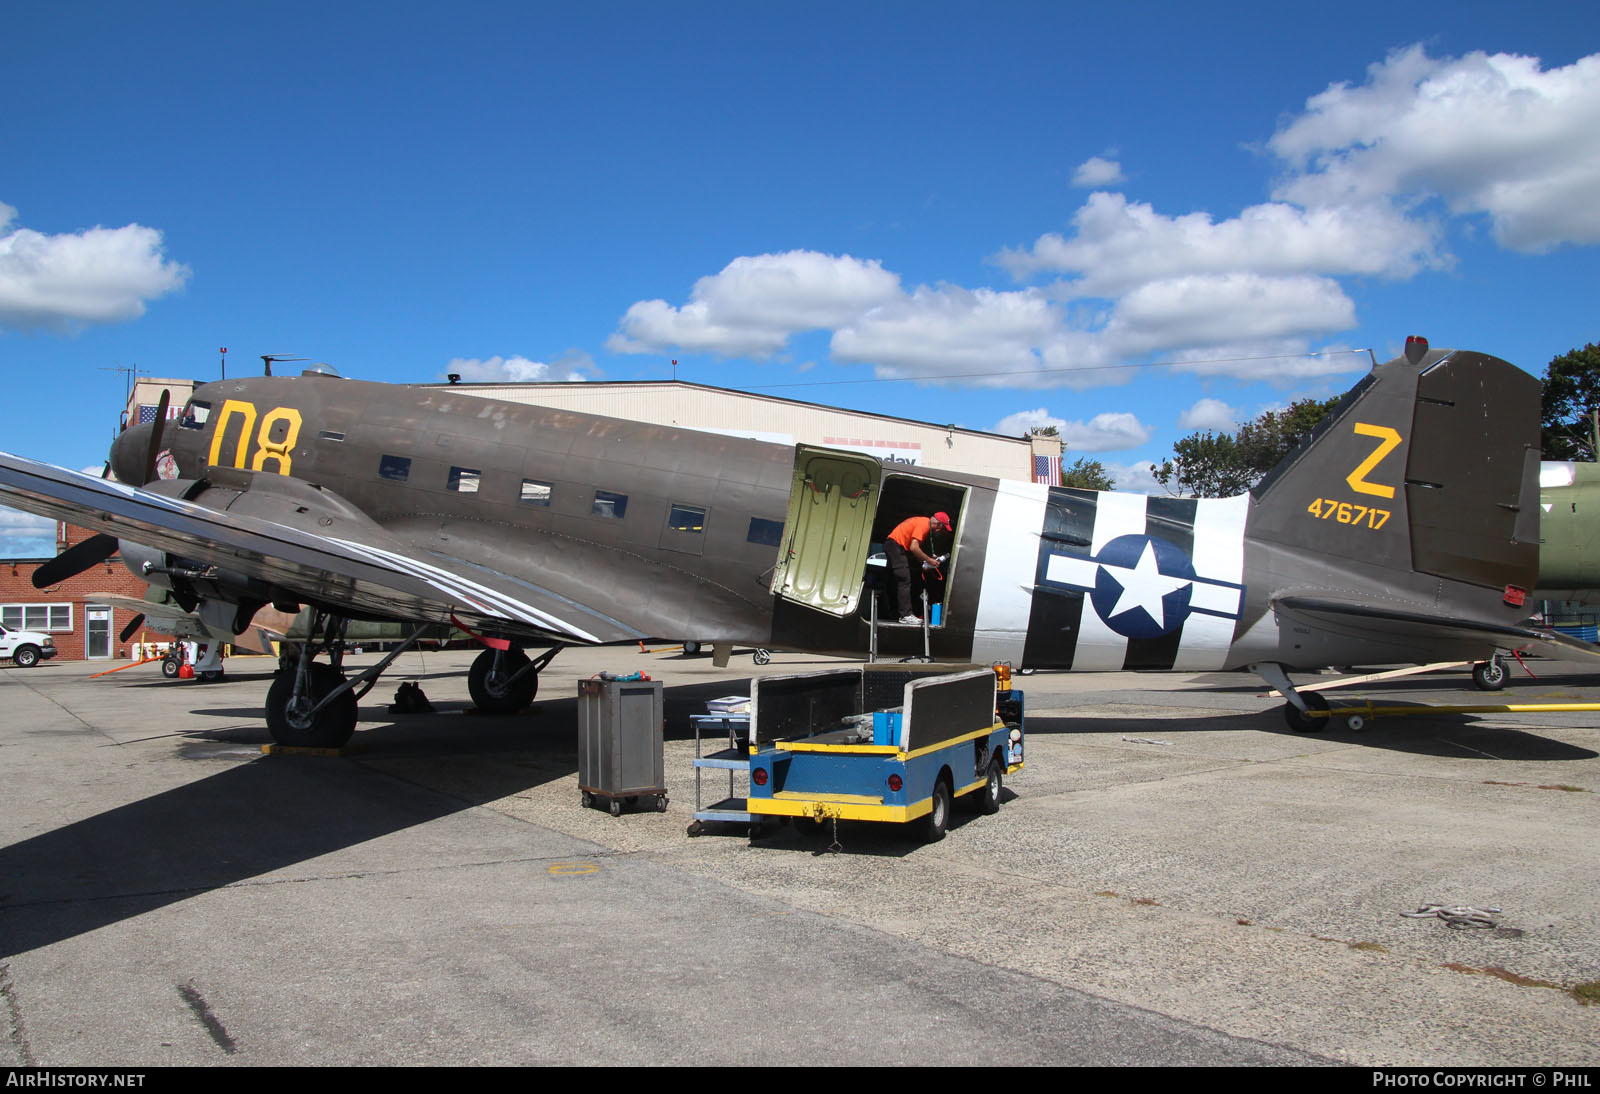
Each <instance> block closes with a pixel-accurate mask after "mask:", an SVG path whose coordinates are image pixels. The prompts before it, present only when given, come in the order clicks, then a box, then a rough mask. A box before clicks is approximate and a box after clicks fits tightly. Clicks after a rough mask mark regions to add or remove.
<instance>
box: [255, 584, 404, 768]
mask: <svg viewBox="0 0 1600 1094" xmlns="http://www.w3.org/2000/svg"><path fill="white" fill-rule="evenodd" d="M349 622H350V621H349V620H348V619H346V618H344V617H343V616H338V615H330V614H329V613H327V612H324V611H322V610H320V609H317V608H313V609H312V610H311V629H310V632H309V633H308V635H307V637H306V640H305V641H304V642H303V643H301V645H300V652H299V654H298V655H297V656H292V657H290V658H286V659H285V663H284V664H283V665H282V666H281V667H280V668H279V669H278V674H277V676H276V677H274V678H273V681H272V686H271V687H270V688H268V689H267V729H268V730H270V731H271V733H272V739H273V740H275V741H277V742H278V743H279V744H281V745H290V746H296V747H300V748H339V747H340V746H342V745H343V744H344V743H345V742H346V741H348V740H349V739H350V735H351V734H352V733H354V732H355V729H356V703H357V702H359V701H360V699H361V697H362V696H363V695H365V694H366V693H367V692H369V691H371V690H372V685H373V684H376V683H377V682H378V677H379V676H382V675H383V670H384V669H386V668H388V667H389V665H390V664H391V663H392V662H393V661H394V659H395V658H396V657H399V656H400V655H401V654H402V653H404V652H405V651H406V650H408V649H410V648H411V647H412V645H414V644H415V643H416V641H417V639H418V638H421V637H422V632H423V631H424V630H426V627H418V628H417V629H416V630H415V631H413V632H412V634H411V637H409V638H407V639H406V640H405V641H404V642H402V643H400V645H398V646H396V647H395V648H394V650H393V651H391V652H390V653H389V655H388V656H387V657H385V658H384V659H383V660H382V661H379V662H378V663H377V664H376V665H373V666H372V667H371V668H369V669H366V670H365V671H363V672H362V673H360V674H359V675H358V676H356V678H355V679H353V680H346V679H345V677H344V631H345V627H346V626H348V625H349ZM323 651H326V652H327V654H328V664H326V665H319V664H317V663H316V657H317V654H319V653H321V652H323ZM357 687H359V688H360V689H361V690H360V691H357V690H355V689H356V688H357Z"/></svg>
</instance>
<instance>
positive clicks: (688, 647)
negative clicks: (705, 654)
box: [683, 640, 700, 657]
mask: <svg viewBox="0 0 1600 1094" xmlns="http://www.w3.org/2000/svg"><path fill="white" fill-rule="evenodd" d="M683 653H684V656H685V657H696V656H698V655H699V653H700V643H698V642H695V641H692V640H691V641H688V642H685V643H684V644H683Z"/></svg>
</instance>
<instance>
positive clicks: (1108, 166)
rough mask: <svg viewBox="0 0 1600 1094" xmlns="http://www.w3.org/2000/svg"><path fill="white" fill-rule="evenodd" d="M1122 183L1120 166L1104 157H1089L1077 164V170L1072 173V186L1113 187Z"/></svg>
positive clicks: (1122, 177)
mask: <svg viewBox="0 0 1600 1094" xmlns="http://www.w3.org/2000/svg"><path fill="white" fill-rule="evenodd" d="M1124 181H1126V179H1125V178H1124V176H1123V174H1122V164H1120V163H1118V162H1117V161H1116V160H1110V159H1106V158H1105V157H1104V156H1090V157H1089V158H1088V159H1086V160H1084V161H1083V162H1082V163H1080V164H1078V169H1077V170H1076V171H1074V172H1073V173H1072V185H1074V186H1086V187H1095V186H1115V185H1117V184H1118V183H1120V182H1124Z"/></svg>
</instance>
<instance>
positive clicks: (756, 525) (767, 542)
mask: <svg viewBox="0 0 1600 1094" xmlns="http://www.w3.org/2000/svg"><path fill="white" fill-rule="evenodd" d="M745 539H747V540H749V541H750V542H751V543H759V544H762V545H763V546H766V547H776V546H778V544H780V543H782V542H783V521H781V520H763V519H762V518H761V517H751V518H750V534H749V535H747V536H746V537H745Z"/></svg>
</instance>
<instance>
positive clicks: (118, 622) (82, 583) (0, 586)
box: [0, 522, 169, 661]
mask: <svg viewBox="0 0 1600 1094" xmlns="http://www.w3.org/2000/svg"><path fill="white" fill-rule="evenodd" d="M93 534H94V533H92V532H90V531H88V530H86V529H83V528H79V527H76V526H75V525H71V524H64V523H60V522H57V524H56V552H57V553H58V554H59V553H60V552H61V551H64V550H66V549H67V548H68V547H70V546H72V545H73V544H75V543H81V542H83V541H84V540H86V539H88V538H89V537H90V536H91V535H93ZM49 561H50V560H49V559H48V558H12V559H3V560H0V623H4V624H5V625H6V626H7V627H16V628H19V629H21V630H29V631H43V632H44V633H46V634H48V635H50V636H51V638H53V639H54V640H55V644H56V648H57V649H58V650H60V651H61V652H60V653H59V654H57V655H56V659H57V660H58V661H81V660H84V659H90V660H97V659H107V660H109V659H111V658H117V657H126V656H127V655H128V646H129V643H132V642H138V641H140V637H139V635H140V632H139V631H136V632H134V634H132V635H131V636H129V639H128V641H127V642H121V641H118V637H117V636H118V635H120V634H121V633H122V628H123V627H125V626H127V624H128V623H129V622H130V621H131V620H132V619H133V617H134V614H135V613H134V612H132V611H129V610H127V609H125V608H119V607H115V606H113V605H110V604H104V603H100V602H99V601H98V600H97V599H96V597H97V595H100V594H107V593H109V594H113V595H116V596H127V597H133V598H134V599H138V598H140V597H142V596H144V593H145V589H146V587H147V586H146V585H145V583H144V582H143V581H141V580H140V579H139V578H137V577H135V576H134V575H133V574H132V573H131V572H129V570H128V568H127V567H126V566H124V565H123V564H122V558H121V556H120V555H112V556H111V557H110V558H108V559H106V560H105V561H104V562H97V563H95V564H94V565H93V566H90V567H89V568H88V569H87V570H84V571H83V572H82V573H80V574H76V575H75V576H73V577H70V578H68V579H67V580H65V581H62V582H59V583H57V584H55V585H52V586H50V587H49V588H47V589H36V588H34V587H33V574H34V571H35V570H37V569H38V568H39V567H40V566H42V565H44V564H45V563H46V562H49ZM141 630H142V631H143V633H144V640H145V641H149V642H165V641H167V640H168V638H169V636H168V635H164V634H158V633H157V632H155V631H153V630H151V629H150V628H148V627H144V628H141Z"/></svg>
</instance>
